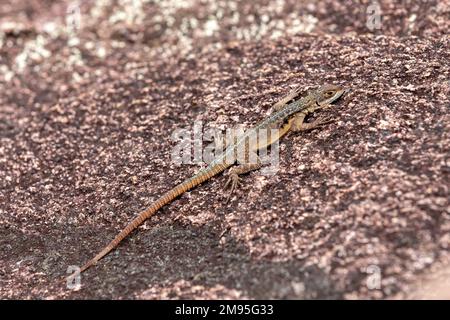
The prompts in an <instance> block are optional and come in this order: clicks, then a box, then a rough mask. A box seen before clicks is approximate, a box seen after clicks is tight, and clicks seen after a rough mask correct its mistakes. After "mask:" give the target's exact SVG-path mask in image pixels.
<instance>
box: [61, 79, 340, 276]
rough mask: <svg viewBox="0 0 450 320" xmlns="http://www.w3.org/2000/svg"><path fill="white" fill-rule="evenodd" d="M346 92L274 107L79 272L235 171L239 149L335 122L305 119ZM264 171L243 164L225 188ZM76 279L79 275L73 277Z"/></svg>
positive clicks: (324, 92) (328, 91)
mask: <svg viewBox="0 0 450 320" xmlns="http://www.w3.org/2000/svg"><path fill="white" fill-rule="evenodd" d="M345 91H346V90H344V89H342V88H340V87H338V86H334V85H325V86H322V87H320V88H319V89H317V90H315V91H313V92H311V93H310V94H308V95H307V96H306V97H303V98H299V93H300V90H299V88H297V89H295V90H293V91H291V92H290V93H289V94H288V95H287V96H285V97H284V98H283V99H281V100H280V101H279V102H277V103H276V104H274V105H273V107H272V109H273V113H272V114H271V115H270V116H269V117H267V118H266V119H265V120H263V121H261V122H259V123H258V124H257V125H255V126H254V127H253V128H250V129H249V130H246V131H245V132H244V133H243V134H242V135H240V136H237V137H234V139H233V141H231V142H228V145H227V146H226V148H225V150H224V151H223V153H221V154H220V155H219V156H218V157H217V158H215V159H214V160H213V161H212V162H211V163H210V164H209V165H208V166H207V167H206V168H204V169H202V170H200V171H199V172H198V173H197V174H195V175H194V176H192V177H191V178H189V179H187V180H185V181H183V182H182V183H180V184H178V185H177V186H175V187H174V188H172V189H171V190H169V191H167V192H166V193H164V194H163V195H162V196H161V197H160V198H158V199H157V200H156V201H155V202H154V203H153V204H152V205H150V207H148V208H147V209H145V210H144V211H142V212H141V213H139V215H138V216H137V217H136V218H134V219H133V220H132V221H131V222H130V223H129V224H128V225H127V226H126V227H125V229H123V230H122V231H121V232H120V233H119V234H118V235H117V236H116V237H115V238H114V239H113V240H112V241H111V242H110V243H109V244H108V245H107V246H106V247H104V248H103V250H101V251H100V252H99V253H98V254H97V255H96V256H95V257H93V258H92V259H91V260H89V261H88V262H87V263H86V264H85V265H83V266H82V267H81V269H80V271H79V272H83V271H85V270H86V269H88V268H89V267H91V266H93V265H95V264H96V263H97V262H98V261H99V260H100V259H101V258H103V257H104V256H105V255H107V254H108V253H109V252H110V251H111V250H113V249H114V248H115V247H117V245H118V244H119V243H120V242H121V241H122V240H123V239H124V238H125V237H126V236H128V235H129V234H130V233H131V232H132V231H133V230H135V229H136V228H137V227H138V226H139V225H140V224H141V223H142V222H144V221H145V220H146V219H148V218H149V217H150V216H152V215H153V214H154V213H155V212H156V211H158V210H159V209H160V208H161V207H162V206H164V205H166V204H168V203H170V202H171V201H172V200H174V199H175V198H177V197H178V196H180V195H181V194H183V193H185V192H186V191H188V190H190V189H192V188H194V187H195V186H197V185H199V184H201V183H203V182H204V181H206V180H208V179H211V178H212V177H214V176H215V175H217V174H219V173H220V172H222V171H225V170H226V169H227V168H228V167H231V166H232V165H233V164H234V163H235V162H236V161H237V160H238V158H237V149H238V148H240V147H243V146H244V149H245V153H246V155H248V153H249V152H257V151H258V150H261V149H262V148H263V147H267V146H270V145H271V144H273V143H274V142H275V141H277V140H278V139H280V138H281V137H282V136H284V135H285V134H286V133H288V132H289V131H292V132H299V131H306V130H311V129H314V128H317V127H319V126H321V125H324V124H327V123H329V122H331V121H332V120H331V119H323V118H319V119H317V120H315V121H313V122H311V123H306V122H305V118H306V116H307V115H308V114H311V113H312V112H314V111H316V110H319V109H323V108H326V107H329V106H330V105H331V104H332V103H333V102H335V101H336V100H337V99H339V98H340V97H341V96H342V95H343V94H344V92H345ZM269 129H278V130H277V132H278V133H277V135H275V136H274V135H268V137H269V138H268V139H266V141H265V142H264V141H262V143H261V142H260V141H258V142H257V143H254V144H251V143H249V137H250V136H251V135H252V134H255V133H256V132H259V131H260V130H269ZM246 157H247V156H246ZM260 167H261V162H260V161H259V159H258V160H257V162H256V163H242V164H240V165H238V166H236V167H234V168H231V169H230V171H229V179H228V180H227V182H226V185H225V187H226V186H228V185H230V186H231V191H230V194H231V193H232V192H233V191H234V189H235V188H236V186H237V184H238V182H239V175H241V174H245V173H247V172H250V171H252V170H256V169H259V168H260ZM76 274H78V273H76ZM74 275H75V274H73V275H71V276H70V277H72V276H74Z"/></svg>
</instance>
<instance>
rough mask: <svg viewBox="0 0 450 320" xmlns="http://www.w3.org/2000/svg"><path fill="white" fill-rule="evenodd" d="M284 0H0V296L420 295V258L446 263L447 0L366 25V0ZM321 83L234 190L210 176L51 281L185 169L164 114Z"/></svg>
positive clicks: (424, 270) (249, 117)
mask: <svg viewBox="0 0 450 320" xmlns="http://www.w3.org/2000/svg"><path fill="white" fill-rule="evenodd" d="M298 2H299V1H262V0H260V1H252V2H232V1H226V2H225V1H218V2H217V1H211V2H209V1H173V0H172V1H126V0H120V1H95V2H94V1H83V2H82V3H83V4H82V5H81V7H79V8H80V17H81V19H77V16H76V14H73V12H76V7H72V8H75V9H70V10H68V9H67V8H68V5H69V4H70V3H72V2H68V1H50V0H48V1H37V0H35V1H25V0H22V1H16V0H14V1H13V0H7V1H5V0H3V1H2V2H1V3H0V297H1V298H6V299H8V298H28V299H36V298H46V299H52V298H75V299H87V298H143V299H180V298H290V299H294V298H306V299H316V298H346V299H353V298H404V297H415V298H420V297H426V296H427V295H426V294H422V295H421V293H415V290H416V287H417V286H418V285H419V286H422V285H421V283H422V281H423V279H424V275H426V274H429V273H430V272H433V273H434V272H436V274H437V275H440V277H441V278H442V279H445V280H448V272H441V271H439V270H441V269H443V270H448V269H445V268H448V265H449V264H450V233H449V231H450V209H449V203H448V200H449V173H450V158H449V154H450V134H449V132H450V121H449V120H450V119H449V109H450V104H449V94H450V82H449V79H450V77H449V70H450V63H449V61H450V41H449V40H450V39H449V36H448V31H449V30H450V19H449V15H450V2H449V1H448V0H444V1H401V2H399V1H388V0H386V1H380V4H381V10H382V21H381V29H379V30H373V31H371V30H369V29H368V28H367V26H366V21H367V13H366V12H367V8H368V5H369V1H330V0H326V1H320V3H316V1H301V2H300V3H298ZM67 12H69V13H70V14H67ZM323 83H335V84H341V85H343V86H345V87H348V88H351V90H352V91H351V93H350V94H348V95H346V96H345V97H344V99H342V101H340V102H339V103H338V104H337V105H336V106H335V107H334V108H333V109H331V110H328V111H325V112H327V113H328V114H329V115H332V116H333V117H334V118H335V119H336V121H335V122H334V123H332V124H330V125H328V126H326V127H325V128H323V129H321V130H316V131H312V132H308V133H305V134H299V135H292V136H290V137H288V138H286V139H284V140H283V142H282V143H281V152H280V162H281V163H280V170H279V172H278V173H277V174H276V175H274V176H264V175H261V174H260V173H259V172H253V173H251V174H249V175H247V176H245V177H244V179H243V184H242V186H241V190H240V192H239V193H237V195H236V196H235V197H233V198H232V200H231V201H230V203H229V204H226V203H225V202H224V195H223V192H222V186H223V184H224V182H225V177H223V176H222V175H220V176H218V177H216V178H214V179H212V180H211V181H210V182H207V183H205V184H203V185H202V186H200V187H198V188H196V189H194V190H192V191H191V192H189V193H187V194H185V195H183V196H182V197H180V198H179V199H177V200H176V201H174V202H173V203H172V204H170V205H168V206H166V207H165V208H163V209H162V210H160V212H159V213H158V214H156V215H155V216H154V217H153V218H152V219H150V220H149V221H147V222H146V223H145V224H144V226H143V227H141V228H139V230H138V231H137V232H134V233H133V234H132V235H131V236H130V237H128V238H127V239H126V240H125V241H124V242H123V243H122V244H121V245H120V246H119V248H118V249H117V250H115V251H114V252H112V253H111V254H110V255H108V256H107V257H106V258H104V259H103V260H102V261H101V263H99V265H98V266H96V267H95V268H92V269H90V270H89V271H88V272H86V273H85V274H84V275H83V278H82V284H83V285H82V288H81V290H78V291H71V290H67V289H65V287H64V285H63V282H62V281H61V279H62V277H63V276H64V275H65V274H66V268H67V267H68V266H69V265H78V264H81V263H84V262H85V261H86V260H87V259H89V258H91V257H92V255H93V254H94V253H96V252H97V251H98V250H99V249H100V248H101V247H102V246H104V245H105V244H106V243H107V242H108V241H109V240H110V239H111V238H112V237H113V236H114V235H115V234H116V233H117V232H118V231H119V230H120V229H121V228H122V227H123V226H124V225H125V224H126V223H127V222H128V221H129V220H130V219H132V218H133V217H134V216H135V215H136V212H138V211H140V210H142V209H143V208H145V207H146V206H148V205H149V204H150V203H151V201H152V200H154V199H155V198H156V197H157V196H158V195H160V194H161V193H162V192H164V191H166V190H168V189H169V188H170V187H172V186H173V185H175V184H176V183H178V182H181V181H182V180H183V179H184V178H187V177H189V176H190V175H191V174H193V173H194V172H195V171H196V170H198V168H199V166H198V165H176V164H174V163H173V162H172V161H171V151H172V149H173V147H174V145H175V142H174V141H173V140H172V139H171V134H172V133H173V132H174V130H176V129H180V128H191V127H192V125H193V123H194V122H195V121H203V123H204V124H205V127H220V126H222V125H223V124H228V125H234V124H237V123H245V124H252V123H254V122H255V121H258V120H259V119H261V118H262V117H264V116H265V115H266V114H267V111H268V110H269V109H270V106H271V105H272V104H273V103H274V102H275V101H277V99H279V98H280V97H282V96H283V95H284V94H286V93H287V92H288V91H289V90H290V88H293V87H294V86H296V85H301V86H302V87H304V89H305V91H306V90H308V89H311V88H314V87H316V86H318V85H320V84H323ZM446 266H447V267H446ZM377 271H380V272H381V275H380V280H381V283H380V288H379V289H369V288H368V285H367V284H368V283H376V281H375V282H374V280H376V276H377V273H376V272H377ZM374 272H375V273H374ZM433 283H437V284H439V283H442V281H439V280H438V281H436V279H435V278H434V279H433V280H432V281H431V283H430V284H427V286H422V287H424V288H425V289H424V290H428V291H427V292H428V293H429V292H431V293H435V292H434V291H433ZM429 286H431V289H430V287H429ZM438 290H442V288H440V289H438ZM438 290H437V291H436V292H438ZM444 291H445V290H444ZM429 296H430V295H428V297H429Z"/></svg>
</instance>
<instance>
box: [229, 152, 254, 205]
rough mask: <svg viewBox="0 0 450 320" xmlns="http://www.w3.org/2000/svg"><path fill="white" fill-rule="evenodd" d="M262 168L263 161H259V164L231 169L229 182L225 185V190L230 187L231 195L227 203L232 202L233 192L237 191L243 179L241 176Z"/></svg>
mask: <svg viewBox="0 0 450 320" xmlns="http://www.w3.org/2000/svg"><path fill="white" fill-rule="evenodd" d="M259 168H261V161H260V160H259V159H258V162H257V163H244V164H240V165H238V166H236V167H233V168H231V169H230V170H229V171H228V174H227V175H228V180H227V182H226V183H225V186H224V189H226V188H227V187H230V191H229V194H228V196H227V199H226V202H228V201H230V199H231V196H232V195H233V192H234V191H235V190H236V187H238V186H239V184H240V180H241V178H240V177H239V175H242V174H246V173H248V172H250V171H253V170H258V169H259Z"/></svg>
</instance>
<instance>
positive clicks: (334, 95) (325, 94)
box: [314, 85, 346, 106]
mask: <svg viewBox="0 0 450 320" xmlns="http://www.w3.org/2000/svg"><path fill="white" fill-rule="evenodd" d="M345 92H346V90H344V89H343V88H341V87H338V86H335V85H324V86H322V87H320V88H319V89H317V91H316V92H315V93H314V98H315V100H316V104H317V105H318V106H326V105H328V104H331V103H333V102H334V101H336V100H337V99H339V98H340V97H341V96H342V95H343V94H344V93H345Z"/></svg>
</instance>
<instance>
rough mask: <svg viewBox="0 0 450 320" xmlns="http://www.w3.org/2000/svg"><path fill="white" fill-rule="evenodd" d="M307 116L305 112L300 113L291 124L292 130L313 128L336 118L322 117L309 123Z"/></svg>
mask: <svg viewBox="0 0 450 320" xmlns="http://www.w3.org/2000/svg"><path fill="white" fill-rule="evenodd" d="M305 117H306V114H305V113H299V114H297V115H296V116H295V117H294V121H292V125H291V130H292V131H293V132H299V131H308V130H313V129H316V128H318V127H321V126H323V125H325V124H328V123H331V122H333V121H334V119H332V118H330V117H327V118H325V117H320V118H319V119H317V120H315V121H313V122H310V123H307V122H305Z"/></svg>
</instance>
